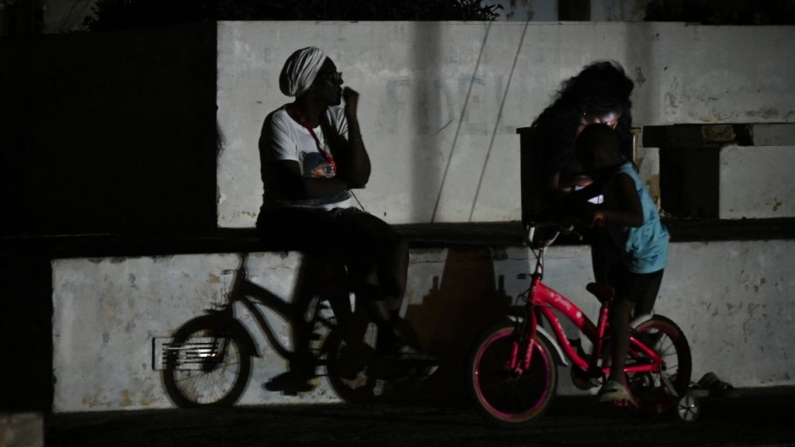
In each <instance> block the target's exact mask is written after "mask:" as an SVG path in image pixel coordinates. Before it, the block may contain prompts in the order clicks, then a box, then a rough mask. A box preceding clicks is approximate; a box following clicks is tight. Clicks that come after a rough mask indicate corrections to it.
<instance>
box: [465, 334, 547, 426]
mask: <svg viewBox="0 0 795 447" xmlns="http://www.w3.org/2000/svg"><path fill="white" fill-rule="evenodd" d="M514 332H515V331H514V323H513V322H511V321H506V322H504V323H500V324H498V325H496V326H494V327H492V328H491V329H489V330H488V331H486V332H485V333H484V334H483V336H482V337H481V338H480V340H479V341H478V343H477V344H476V345H475V348H474V349H473V351H472V353H471V354H470V358H469V363H468V365H469V367H468V374H467V375H468V385H469V391H470V394H471V396H472V398H473V400H474V402H475V405H476V408H477V409H478V411H479V412H480V413H481V414H482V415H483V416H484V417H485V418H486V419H488V420H490V421H492V422H495V423H497V424H500V425H505V426H513V425H519V424H524V423H528V422H531V421H533V420H535V419H537V418H539V417H540V416H542V415H543V414H544V413H545V412H546V410H547V409H548V408H549V407H550V404H551V403H552V401H553V399H554V397H555V392H556V388H557V380H558V375H557V365H556V364H555V359H554V358H553V356H552V354H551V351H550V349H549V346H548V345H547V343H546V341H545V340H544V339H543V338H541V337H538V338H536V342H535V344H534V348H533V349H534V351H533V355H532V360H531V364H530V368H529V369H528V370H527V371H524V372H523V373H522V374H519V375H517V374H515V373H514V372H512V371H510V368H509V365H510V361H511V352H512V349H513V344H514V343H513V342H514V339H515V333H514Z"/></svg>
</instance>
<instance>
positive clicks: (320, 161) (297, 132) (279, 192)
mask: <svg viewBox="0 0 795 447" xmlns="http://www.w3.org/2000/svg"><path fill="white" fill-rule="evenodd" d="M286 107H287V106H282V107H280V108H279V109H277V110H275V111H273V112H272V113H271V114H269V115H268V117H267V118H265V123H264V125H263V131H262V136H261V139H260V144H259V145H260V160H261V163H262V167H261V174H262V183H263V185H264V187H265V191H264V193H263V207H264V208H266V209H268V208H274V207H303V208H317V209H325V210H331V209H334V208H349V207H352V206H353V205H354V203H353V198H352V197H351V193H350V192H348V191H342V192H340V193H337V194H334V195H332V196H329V197H323V198H319V199H304V200H294V199H289V198H288V197H289V194H286V191H285V190H284V185H281V184H280V182H279V178H278V177H277V176H275V175H273V173H274V168H275V164H276V163H277V162H279V161H283V160H292V161H295V162H297V163H298V165H299V166H300V168H301V175H302V176H304V177H313V178H333V177H334V176H336V175H337V170H336V164H335V163H333V162H332V160H331V152H330V150H329V147H328V142H327V139H326V136H325V135H323V131H322V129H321V127H322V126H317V127H315V128H314V129H312V130H313V131H314V134H315V136H316V137H317V140H315V136H312V133H311V132H310V131H309V129H307V128H306V127H304V126H303V125H302V124H300V123H298V122H296V121H295V120H294V119H292V118H291V117H290V116H289V115H288V114H287V110H286ZM325 114H326V119H327V120H328V121H327V122H328V123H329V124H330V126H331V130H332V132H336V133H337V134H338V135H340V136H341V137H342V138H344V139H346V140H347V138H348V121H347V120H346V118H345V113H344V110H343V108H342V107H329V108H328V109H326V112H325ZM321 148H322V150H323V152H321Z"/></svg>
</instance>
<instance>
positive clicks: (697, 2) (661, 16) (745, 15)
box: [644, 0, 795, 25]
mask: <svg viewBox="0 0 795 447" xmlns="http://www.w3.org/2000/svg"><path fill="white" fill-rule="evenodd" d="M644 20H645V21H647V22H693V23H700V24H702V25H791V24H795V0H765V1H757V0H651V1H650V2H649V4H648V5H647V7H646V16H645V17H644Z"/></svg>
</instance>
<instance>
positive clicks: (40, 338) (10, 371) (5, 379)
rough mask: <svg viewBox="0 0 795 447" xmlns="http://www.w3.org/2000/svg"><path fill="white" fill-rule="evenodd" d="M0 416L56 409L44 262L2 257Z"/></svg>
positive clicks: (30, 257) (48, 271)
mask: <svg viewBox="0 0 795 447" xmlns="http://www.w3.org/2000/svg"><path fill="white" fill-rule="evenodd" d="M0 283H2V284H3V289H4V290H3V293H2V298H0V337H2V340H4V341H5V347H4V350H3V351H4V352H3V366H2V368H0V380H2V383H3V384H4V385H3V386H2V387H0V413H2V412H23V411H36V412H48V411H50V409H51V407H52V399H53V380H54V378H53V373H52V355H53V347H52V346H53V344H52V315H53V306H52V299H51V297H52V269H51V268H50V260H49V259H48V258H46V257H42V256H36V255H28V256H23V255H20V256H16V255H15V256H10V255H9V256H4V255H1V254H0Z"/></svg>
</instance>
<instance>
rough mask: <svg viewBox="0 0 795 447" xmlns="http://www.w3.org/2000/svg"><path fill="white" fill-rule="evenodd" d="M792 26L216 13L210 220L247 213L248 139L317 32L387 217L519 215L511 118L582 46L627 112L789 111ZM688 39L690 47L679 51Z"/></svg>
mask: <svg viewBox="0 0 795 447" xmlns="http://www.w3.org/2000/svg"><path fill="white" fill-rule="evenodd" d="M793 38H795V27H791V26H789V27H730V26H722V27H710V26H694V25H686V24H681V23H628V22H587V23H585V22H566V23H543V22H532V23H529V22H528V23H518V22H492V23H458V22H442V23H439V22H422V23H407V22H386V23H384V22H379V23H368V22H363V23H353V24H351V23H337V22H319V23H314V22H313V23H296V22H292V23H290V22H222V23H219V24H218V99H217V101H218V107H219V109H218V121H219V126H220V129H221V132H222V134H223V137H224V142H223V152H222V153H221V155H220V156H219V160H218V224H219V226H221V227H250V226H253V225H254V222H255V219H256V216H257V213H258V210H259V206H260V204H261V193H262V184H261V181H260V178H259V156H258V152H257V140H258V137H259V134H260V130H261V126H262V122H263V120H264V118H265V116H266V115H267V114H268V113H269V112H270V111H272V110H273V109H275V108H277V107H279V106H281V105H283V104H285V103H287V102H289V101H290V98H286V97H284V96H283V95H282V94H281V93H280V92H279V89H278V76H279V72H280V70H281V67H282V65H283V63H284V61H285V59H286V58H287V56H289V54H290V53H291V52H292V51H294V50H296V49H298V48H301V47H304V46H308V45H319V46H321V47H322V48H324V50H325V51H326V52H327V53H328V54H329V56H330V57H331V58H332V59H334V61H335V62H336V63H337V66H338V67H339V69H340V70H341V71H342V72H343V73H344V79H345V82H346V84H347V85H349V86H351V87H352V88H354V89H356V90H358V91H359V92H360V93H361V102H360V121H361V124H362V132H363V136H364V140H365V142H366V143H367V147H368V149H369V151H370V154H371V158H372V160H373V168H374V171H373V172H374V174H373V176H372V179H371V181H370V184H369V185H368V186H367V189H365V190H363V191H361V192H360V193H359V194H358V196H359V198H360V199H361V200H362V202H363V204H364V206H365V207H366V208H367V209H368V210H369V211H370V212H372V213H374V214H376V215H378V216H381V217H383V218H384V219H386V220H387V221H388V222H391V223H417V222H431V221H433V222H467V221H506V220H518V219H519V218H520V214H521V213H520V207H519V204H520V198H519V165H518V160H519V153H518V151H519V137H518V135H517V134H516V129H517V128H518V127H524V126H528V125H530V124H531V123H532V121H533V119H534V118H535V117H536V116H537V115H538V114H539V113H540V112H541V111H542V110H543V108H544V107H545V106H546V105H548V104H549V102H550V97H551V96H552V95H553V93H554V92H555V91H556V90H557V89H558V88H559V86H560V82H561V81H562V80H564V79H566V78H568V77H570V76H573V75H574V74H576V73H577V72H578V71H579V70H580V69H581V68H582V67H583V66H584V65H585V64H587V63H589V62H592V61H594V60H600V59H614V60H616V61H618V62H620V63H621V64H622V65H623V66H624V67H625V68H626V70H627V72H628V73H629V75H630V76H631V77H632V78H633V79H634V81H635V83H636V90H635V92H634V94H633V97H632V100H633V105H634V106H633V115H634V124H635V125H636V126H643V125H667V124H685V123H776V122H794V121H795V106H794V105H793V104H795V90H793V87H792V83H791V82H790V80H791V79H793V78H795V59H793V58H792V57H791V54H790V50H789V44H788V43H789V42H790V41H792V40H793ZM684 49H686V51H683V50H684Z"/></svg>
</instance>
